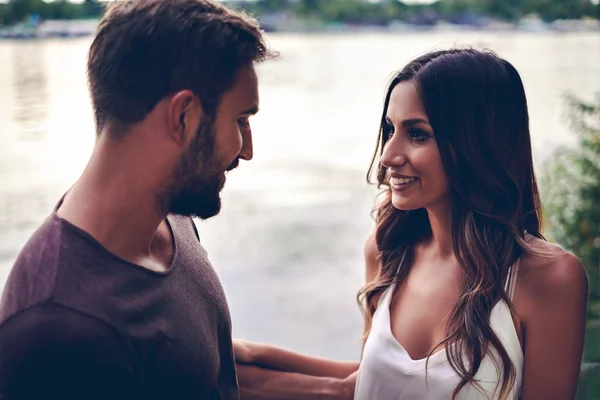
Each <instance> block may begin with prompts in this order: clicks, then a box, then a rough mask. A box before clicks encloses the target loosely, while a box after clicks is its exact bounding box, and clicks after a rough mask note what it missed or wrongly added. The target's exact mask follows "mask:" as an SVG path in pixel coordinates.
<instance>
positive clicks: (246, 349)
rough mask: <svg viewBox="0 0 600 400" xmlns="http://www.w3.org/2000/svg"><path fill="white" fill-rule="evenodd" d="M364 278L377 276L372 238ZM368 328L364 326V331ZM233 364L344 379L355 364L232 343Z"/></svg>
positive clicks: (377, 268)
mask: <svg viewBox="0 0 600 400" xmlns="http://www.w3.org/2000/svg"><path fill="white" fill-rule="evenodd" d="M364 254H365V267H366V268H365V269H366V271H365V278H366V281H367V282H370V281H372V280H373V279H375V277H376V276H377V274H378V272H379V269H380V266H379V265H380V264H379V257H378V251H377V244H376V243H375V234H374V233H373V234H372V235H370V236H369V238H368V239H367V241H366V243H365V249H364ZM367 328H368V326H367V324H366V323H365V330H366V329H367ZM233 346H234V351H235V356H236V361H237V362H238V363H240V364H253V365H256V366H260V367H263V368H267V369H272V370H278V371H284V372H294V373H299V374H305V375H311V376H318V377H330V378H339V379H344V378H346V377H348V376H349V375H350V374H352V373H353V372H355V371H356V370H358V365H359V362H358V361H337V360H329V359H326V358H321V357H312V356H307V355H304V354H299V353H295V352H292V351H289V350H285V349H281V348H278V347H274V346H270V345H267V344H260V343H253V342H248V341H245V340H234V341H233Z"/></svg>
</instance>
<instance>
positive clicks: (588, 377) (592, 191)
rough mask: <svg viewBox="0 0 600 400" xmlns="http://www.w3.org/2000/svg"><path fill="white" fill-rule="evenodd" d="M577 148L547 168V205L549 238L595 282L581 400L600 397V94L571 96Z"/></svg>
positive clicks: (544, 191)
mask: <svg viewBox="0 0 600 400" xmlns="http://www.w3.org/2000/svg"><path fill="white" fill-rule="evenodd" d="M567 104H568V110H569V119H570V121H571V125H572V131H573V132H574V133H575V134H576V135H577V139H578V140H577V145H576V146H574V147H570V148H566V149H562V150H559V151H557V152H556V154H555V156H554V157H553V158H552V159H551V160H550V161H549V163H548V164H547V165H546V168H545V171H544V174H543V177H542V181H541V189H542V204H543V206H544V215H545V219H546V228H547V229H546V230H545V231H546V234H547V236H548V238H549V239H551V240H553V241H556V242H558V243H559V244H561V245H562V246H563V247H564V248H566V249H568V250H570V251H572V252H573V253H574V254H576V255H577V256H578V257H579V258H580V259H581V261H582V262H583V264H584V265H585V267H586V270H587V272H588V277H589V283H590V291H589V303H588V315H587V317H588V326H587V329H586V343H585V349H584V356H583V362H584V363H583V367H582V371H581V376H580V382H579V389H578V395H577V399H598V398H600V93H598V94H597V95H596V99H595V101H589V102H586V101H582V100H580V99H577V98H575V97H573V96H568V97H567Z"/></svg>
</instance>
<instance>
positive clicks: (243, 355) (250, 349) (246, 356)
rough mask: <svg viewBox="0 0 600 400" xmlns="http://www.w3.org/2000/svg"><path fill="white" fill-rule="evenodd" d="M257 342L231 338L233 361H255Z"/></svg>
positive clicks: (251, 362) (243, 362)
mask: <svg viewBox="0 0 600 400" xmlns="http://www.w3.org/2000/svg"><path fill="white" fill-rule="evenodd" d="M257 351H258V344H257V343H253V342H249V341H247V340H242V339H233V352H234V353H235V362H236V363H239V364H253V363H254V362H256V352H257Z"/></svg>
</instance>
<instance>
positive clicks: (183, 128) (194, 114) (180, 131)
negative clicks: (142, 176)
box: [169, 90, 202, 145]
mask: <svg viewBox="0 0 600 400" xmlns="http://www.w3.org/2000/svg"><path fill="white" fill-rule="evenodd" d="M201 118H202V105H201V104H200V101H199V99H198V97H197V96H196V95H195V94H194V93H193V92H192V91H191V90H182V91H180V92H177V93H175V95H174V96H173V97H172V98H171V101H170V102H169V134H170V136H171V137H172V139H173V140H174V141H176V142H177V143H178V144H181V145H186V144H187V143H189V142H190V141H191V140H192V138H193V137H194V135H195V133H196V129H197V127H198V124H199V123H200V120H201Z"/></svg>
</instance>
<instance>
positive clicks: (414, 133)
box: [408, 128, 429, 143]
mask: <svg viewBox="0 0 600 400" xmlns="http://www.w3.org/2000/svg"><path fill="white" fill-rule="evenodd" d="M408 135H409V136H410V138H411V139H412V141H413V142H416V143H423V142H424V141H426V140H427V139H429V135H428V134H427V133H425V132H423V131H422V130H420V129H414V128H412V129H409V130H408Z"/></svg>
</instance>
